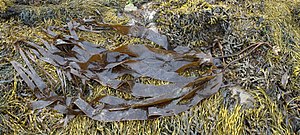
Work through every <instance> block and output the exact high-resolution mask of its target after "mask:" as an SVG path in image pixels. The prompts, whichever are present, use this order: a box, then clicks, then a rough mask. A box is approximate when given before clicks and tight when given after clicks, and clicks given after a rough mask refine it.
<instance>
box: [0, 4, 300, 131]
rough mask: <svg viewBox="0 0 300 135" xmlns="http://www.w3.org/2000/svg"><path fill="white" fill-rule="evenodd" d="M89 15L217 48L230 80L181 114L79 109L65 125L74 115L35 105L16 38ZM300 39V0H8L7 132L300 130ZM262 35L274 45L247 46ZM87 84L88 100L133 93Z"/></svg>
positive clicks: (99, 39) (130, 40)
mask: <svg viewBox="0 0 300 135" xmlns="http://www.w3.org/2000/svg"><path fill="white" fill-rule="evenodd" d="M130 3H131V4H133V5H131V4H130ZM136 8H137V9H136ZM131 10H133V11H131ZM83 18H85V19H91V18H92V19H94V20H96V21H98V22H101V23H106V24H112V25H132V24H135V25H138V26H144V27H146V28H149V29H152V30H154V31H158V32H159V33H160V34H162V35H166V36H167V39H168V41H169V44H170V46H171V47H172V48H175V47H177V46H187V47H190V48H192V49H193V50H197V51H202V52H204V53H206V54H211V55H212V57H214V58H219V61H218V62H217V63H218V64H219V67H221V68H222V67H223V68H226V70H225V73H224V77H223V85H222V87H221V89H220V90H219V92H218V93H216V94H214V95H212V96H211V97H209V98H207V99H205V100H203V101H202V102H201V103H200V104H198V105H196V106H194V107H193V108H191V109H190V110H189V111H187V112H184V113H180V114H179V115H176V116H170V117H162V118H157V119H153V120H143V121H123V122H102V121H95V120H92V119H91V118H89V117H87V116H82V115H78V116H76V117H75V118H74V119H72V120H70V121H69V123H67V124H66V125H65V126H62V125H59V124H57V123H61V121H62V120H63V119H64V117H65V116H64V115H62V114H61V113H58V112H57V111H54V110H53V109H51V108H50V107H46V108H43V109H40V110H33V109H32V108H31V107H30V103H31V102H32V101H35V100H36V98H37V97H36V96H35V95H34V93H33V92H32V90H31V89H30V88H29V87H28V86H27V85H26V83H25V82H24V81H22V78H21V77H20V76H19V74H18V73H17V71H15V69H14V67H13V65H12V64H11V63H10V62H11V61H17V62H20V63H22V62H23V61H22V57H21V55H20V53H19V51H18V47H16V45H20V41H31V42H36V43H39V42H41V41H40V38H39V37H43V38H48V37H47V35H46V34H45V33H44V32H43V30H42V29H45V28H47V27H49V26H57V27H62V26H64V25H66V24H67V23H68V22H70V21H72V20H74V19H83ZM77 34H78V36H79V37H80V38H83V39H85V40H86V41H89V42H92V43H94V44H98V45H100V46H101V47H104V48H106V49H115V48H117V47H119V46H123V45H128V44H144V45H152V46H154V47H155V46H156V44H155V43H153V42H151V41H149V40H146V39H141V38H134V37H130V36H127V35H122V34H120V33H118V32H116V31H112V30H105V31H102V32H100V33H91V32H78V33H77ZM299 40H300V1H299V0H248V1H239V0H222V1H221V0H166V1H158V0H153V1H148V0H132V1H128V0H46V1H42V0H0V96H1V97H2V98H1V99H0V134H14V133H15V134H137V133H139V134H299V133H300V113H299V112H300V84H299V81H300V53H299V52H300V46H299V45H300V42H299ZM261 43H268V45H269V46H268V45H265V44H263V45H260V46H257V47H256V48H255V49H253V50H251V49H248V50H245V49H247V47H251V46H252V47H253V45H256V44H261ZM20 47H24V46H22V45H20ZM243 50H245V51H244V52H242V51H243ZM239 52H242V53H239ZM232 61H235V62H232ZM39 63H40V65H41V67H43V68H44V69H45V72H40V74H39V75H40V76H43V77H45V76H46V75H45V73H48V74H51V75H53V76H54V78H53V79H54V80H59V77H58V76H57V75H58V73H57V70H56V68H55V67H54V66H52V65H49V64H46V63H43V62H42V61H40V62H39ZM142 81H146V82H147V83H150V84H160V83H161V82H159V81H157V80H149V79H147V78H145V79H144V80H142ZM81 86H82V88H83V89H88V90H90V91H93V92H92V93H93V94H90V95H86V97H87V100H91V99H93V98H95V96H96V95H99V94H100V95H101V94H110V95H119V96H123V97H124V98H126V95H120V93H118V92H115V91H114V90H112V89H109V88H107V87H104V86H101V85H100V84H99V83H95V82H88V83H87V84H86V85H81ZM65 88H66V89H67V90H70V91H69V92H70V93H72V91H71V90H74V89H76V88H75V86H74V84H72V83H68V84H67V85H66V86H65Z"/></svg>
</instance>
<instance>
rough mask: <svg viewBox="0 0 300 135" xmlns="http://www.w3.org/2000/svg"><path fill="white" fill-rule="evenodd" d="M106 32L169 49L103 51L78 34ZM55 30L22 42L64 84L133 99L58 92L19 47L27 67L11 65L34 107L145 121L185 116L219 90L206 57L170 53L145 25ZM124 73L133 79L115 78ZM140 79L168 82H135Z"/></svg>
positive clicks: (219, 78)
mask: <svg viewBox="0 0 300 135" xmlns="http://www.w3.org/2000/svg"><path fill="white" fill-rule="evenodd" d="M106 28H112V29H114V30H116V31H118V32H120V33H121V34H125V35H129V36H133V37H138V38H146V39H148V40H150V41H152V42H154V43H156V44H158V45H159V46H161V47H162V48H164V49H167V50H164V49H159V48H153V47H150V46H147V45H123V46H120V47H118V48H115V49H113V50H107V49H105V48H102V47H98V46H97V45H95V44H92V43H90V42H88V41H84V39H82V38H80V37H78V35H77V33H76V31H78V30H83V31H89V32H98V31H99V30H101V29H106ZM55 29H57V30H60V31H61V32H62V33H63V34H62V33H61V34H57V33H55V32H53V30H52V29H51V28H48V29H46V30H44V31H45V32H46V33H47V35H48V36H49V37H50V38H51V39H52V40H42V41H43V45H42V46H40V45H38V44H36V43H34V42H29V41H26V43H27V44H28V46H29V47H30V48H31V51H32V52H34V54H35V55H36V57H38V58H39V59H40V60H43V61H45V62H47V63H49V64H52V65H54V66H56V67H57V68H59V69H61V70H62V71H63V72H64V74H65V76H66V79H67V80H68V81H71V82H76V83H78V81H79V80H81V82H82V83H83V84H85V83H86V81H91V80H93V81H96V82H98V83H100V84H101V85H103V86H106V87H109V88H112V89H115V90H117V91H120V92H125V93H129V94H130V95H132V98H131V99H127V100H125V99H122V98H120V97H116V96H111V95H104V96H101V97H97V98H96V99H94V100H93V101H97V102H98V104H94V103H91V104H90V103H88V102H87V101H86V97H85V96H84V93H82V91H78V94H77V95H76V96H72V97H70V96H67V95H66V94H65V92H63V94H59V93H57V92H55V91H54V90H50V89H49V86H46V83H45V82H44V81H43V80H42V79H41V78H40V77H39V76H38V75H37V73H36V72H35V70H34V69H33V67H32V66H31V64H30V61H29V60H28V58H27V56H26V55H25V53H24V51H23V50H22V49H21V48H19V52H20V54H21V56H22V58H23V60H24V61H25V64H26V65H27V68H28V69H26V68H24V67H23V66H22V65H21V64H19V63H18V62H15V61H12V62H11V63H12V65H13V66H14V67H15V69H16V70H17V72H18V73H19V74H20V76H21V77H22V78H23V80H24V81H25V82H26V83H27V84H28V85H29V87H30V88H31V89H33V90H34V91H35V94H36V97H37V98H38V99H40V100H38V101H35V102H33V103H32V104H31V106H32V108H33V109H41V108H44V107H47V106H52V107H53V109H54V110H57V111H58V112H60V113H63V114H68V115H78V114H85V115H87V116H88V117H90V118H92V119H95V120H99V121H124V120H146V119H151V118H157V117H162V116H171V115H175V114H178V113H180V112H184V111H186V110H188V109H189V108H190V107H192V106H195V105H196V104H198V103H199V102H200V101H201V100H202V99H204V98H207V97H209V96H210V95H212V94H214V93H216V92H217V91H218V90H219V88H220V87H221V84H222V73H220V72H219V70H218V69H216V67H215V66H214V64H213V61H212V60H213V59H212V58H211V56H210V55H206V54H204V53H202V52H195V51H190V52H186V53H185V54H182V53H179V52H180V50H181V49H175V50H177V51H178V52H176V51H173V50H171V48H170V47H169V45H168V41H167V39H166V37H165V36H163V35H160V34H159V33H156V32H154V31H152V30H149V29H146V28H144V27H141V26H122V25H108V24H100V23H97V22H92V21H83V22H82V23H78V22H75V21H71V22H69V23H68V25H66V26H65V27H63V28H55ZM191 63H193V64H191ZM201 66H202V67H208V68H206V70H207V71H206V72H203V74H202V75H200V76H198V77H188V76H186V77H184V76H180V75H179V73H181V72H184V71H186V70H187V69H192V68H197V67H198V68H199V67H201ZM126 74H127V75H131V79H127V80H120V79H119V78H120V77H121V76H123V75H126ZM141 77H148V78H153V79H156V80H161V81H166V82H169V83H166V84H164V85H153V84H144V83H139V82H138V80H139V79H140V78H141ZM61 80H64V79H61Z"/></svg>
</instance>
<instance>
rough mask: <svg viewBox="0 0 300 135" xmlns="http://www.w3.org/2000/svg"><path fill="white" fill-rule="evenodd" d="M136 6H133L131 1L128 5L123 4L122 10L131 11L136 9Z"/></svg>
mask: <svg viewBox="0 0 300 135" xmlns="http://www.w3.org/2000/svg"><path fill="white" fill-rule="evenodd" d="M137 9H138V8H137V7H136V6H134V5H133V4H132V3H129V4H128V5H126V6H125V8H124V11H125V12H132V11H137Z"/></svg>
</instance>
